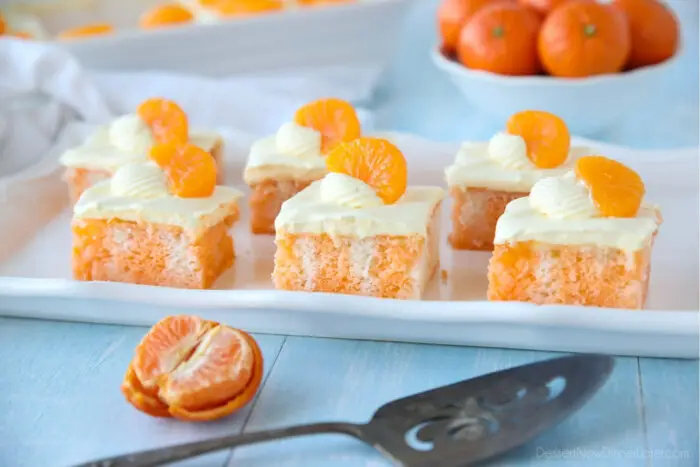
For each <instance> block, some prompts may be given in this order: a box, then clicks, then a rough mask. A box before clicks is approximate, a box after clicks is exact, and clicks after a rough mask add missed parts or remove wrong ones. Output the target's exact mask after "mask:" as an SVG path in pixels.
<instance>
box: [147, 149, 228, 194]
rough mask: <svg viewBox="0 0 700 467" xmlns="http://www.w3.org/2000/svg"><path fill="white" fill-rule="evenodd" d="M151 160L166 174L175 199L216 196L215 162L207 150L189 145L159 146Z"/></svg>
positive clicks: (152, 153)
mask: <svg viewBox="0 0 700 467" xmlns="http://www.w3.org/2000/svg"><path fill="white" fill-rule="evenodd" d="M151 159H152V160H153V161H154V162H155V163H156V164H158V166H159V167H160V168H161V169H163V171H164V172H165V174H166V176H167V177H168V182H169V188H170V192H171V193H172V194H173V195H175V196H179V197H181V198H205V197H207V196H211V195H212V193H214V190H215V189H216V171H217V168H216V161H215V160H214V157H213V156H212V155H211V154H210V153H209V152H207V151H205V150H204V149H202V148H200V147H198V146H195V145H193V144H189V143H185V144H178V143H163V144H156V145H155V146H153V148H151Z"/></svg>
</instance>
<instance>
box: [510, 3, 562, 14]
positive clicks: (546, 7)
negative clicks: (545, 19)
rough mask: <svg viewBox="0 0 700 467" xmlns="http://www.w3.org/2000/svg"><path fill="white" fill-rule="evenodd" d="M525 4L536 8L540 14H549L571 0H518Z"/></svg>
mask: <svg viewBox="0 0 700 467" xmlns="http://www.w3.org/2000/svg"><path fill="white" fill-rule="evenodd" d="M518 1H519V2H520V3H522V4H523V5H525V6H528V7H530V8H532V9H533V10H536V11H537V12H538V13H539V14H541V15H543V16H547V15H548V14H549V13H550V12H551V11H552V10H554V9H555V8H556V7H558V6H559V5H562V4H563V3H564V2H568V1H569V0H518Z"/></svg>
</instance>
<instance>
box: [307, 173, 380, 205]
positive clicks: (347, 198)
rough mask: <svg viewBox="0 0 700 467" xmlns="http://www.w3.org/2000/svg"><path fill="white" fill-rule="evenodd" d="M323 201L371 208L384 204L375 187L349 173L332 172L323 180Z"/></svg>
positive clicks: (321, 192)
mask: <svg viewBox="0 0 700 467" xmlns="http://www.w3.org/2000/svg"><path fill="white" fill-rule="evenodd" d="M320 194H321V201H323V202H325V203H332V204H337V205H340V206H345V207H349V208H353V209H361V208H369V207H375V206H381V205H383V204H384V202H383V201H382V199H381V198H380V197H379V196H377V193H376V192H375V191H374V189H373V188H372V187H371V186H369V185H367V184H366V183H365V182H363V181H362V180H358V179H357V178H354V177H351V176H349V175H345V174H341V173H334V172H331V173H329V174H328V175H326V176H325V177H324V178H323V180H321V187H320Z"/></svg>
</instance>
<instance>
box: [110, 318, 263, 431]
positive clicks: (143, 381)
mask: <svg viewBox="0 0 700 467" xmlns="http://www.w3.org/2000/svg"><path fill="white" fill-rule="evenodd" d="M262 373H263V357H262V353H261V351H260V347H258V344H257V343H256V341H255V339H253V337H252V336H250V335H249V334H248V333H246V332H244V331H241V330H238V329H234V328H232V327H229V326H226V325H223V324H220V323H216V322H213V321H208V320H205V319H202V318H200V317H198V316H189V315H178V316H168V317H166V318H164V319H162V320H161V321H159V322H158V323H156V324H155V325H154V326H153V327H152V328H151V329H150V330H149V331H148V332H147V333H146V335H145V336H144V337H143V339H142V340H141V342H140V343H139V345H138V346H137V347H136V350H135V353H134V358H133V359H132V361H131V363H130V364H129V366H128V368H127V371H126V375H125V376H124V380H123V382H122V385H121V390H122V393H123V395H124V397H125V398H126V400H127V402H129V403H130V404H131V405H132V406H133V407H134V408H136V409H138V410H140V411H141V412H143V413H145V414H147V415H150V416H153V417H166V418H170V417H174V418H177V419H181V420H185V421H209V420H216V419H219V418H222V417H225V416H228V415H231V414H232V413H234V412H236V411H238V410H239V409H241V408H243V407H245V406H246V405H247V404H248V403H249V402H250V401H251V400H252V399H253V397H254V396H255V394H256V392H257V390H258V388H259V387H260V383H261V381H262Z"/></svg>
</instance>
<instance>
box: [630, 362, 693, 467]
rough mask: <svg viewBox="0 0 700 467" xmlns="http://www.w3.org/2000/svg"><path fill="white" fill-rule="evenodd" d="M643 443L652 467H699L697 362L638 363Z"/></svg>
mask: <svg viewBox="0 0 700 467" xmlns="http://www.w3.org/2000/svg"><path fill="white" fill-rule="evenodd" d="M639 364H640V370H641V380H642V394H643V396H644V416H645V421H646V427H647V443H646V447H645V450H644V452H643V453H642V454H641V455H643V456H645V457H647V458H649V460H650V465H653V467H678V466H697V465H700V460H699V459H698V400H699V397H700V395H699V394H698V361H697V360H695V361H683V360H660V359H651V358H643V359H640V360H639Z"/></svg>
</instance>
